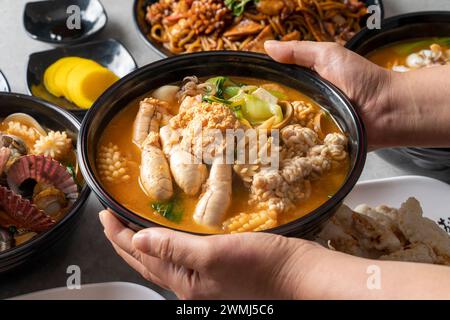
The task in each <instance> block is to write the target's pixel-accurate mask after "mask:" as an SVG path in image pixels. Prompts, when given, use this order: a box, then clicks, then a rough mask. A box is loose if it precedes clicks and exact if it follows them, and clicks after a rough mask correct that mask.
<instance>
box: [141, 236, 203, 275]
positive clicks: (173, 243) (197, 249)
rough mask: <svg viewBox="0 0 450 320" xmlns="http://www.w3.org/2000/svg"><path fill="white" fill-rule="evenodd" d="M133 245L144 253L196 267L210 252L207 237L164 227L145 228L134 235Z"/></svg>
mask: <svg viewBox="0 0 450 320" xmlns="http://www.w3.org/2000/svg"><path fill="white" fill-rule="evenodd" d="M133 246H134V247H135V248H136V249H137V250H139V251H141V252H142V253H144V254H147V255H149V256H152V257H155V258H159V259H161V260H163V261H167V262H171V263H173V264H175V265H180V266H185V267H187V268H189V269H195V268H196V266H199V265H200V264H201V263H202V261H203V257H206V256H207V254H208V253H209V250H208V249H209V245H208V241H207V238H206V237H201V236H193V235H190V234H186V233H183V232H177V231H172V230H169V229H163V228H151V229H145V230H142V231H140V232H138V233H136V234H135V235H134V237H133Z"/></svg>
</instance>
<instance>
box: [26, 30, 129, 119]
mask: <svg viewBox="0 0 450 320" xmlns="http://www.w3.org/2000/svg"><path fill="white" fill-rule="evenodd" d="M67 56H76V57H82V58H87V59H91V60H94V61H96V62H97V63H99V64H101V65H102V66H104V67H106V68H108V69H109V70H111V71H113V72H114V73H115V74H116V75H117V76H118V77H123V76H125V75H127V74H128V73H130V72H131V71H133V70H134V69H136V67H137V65H136V61H135V60H134V58H133V57H132V56H131V53H130V52H129V51H128V50H127V49H126V48H125V47H124V46H123V45H122V44H121V43H120V42H119V41H117V40H114V39H108V40H100V41H92V42H88V43H83V44H78V45H73V46H67V47H59V48H56V49H52V50H47V51H42V52H36V53H33V54H31V55H30V57H29V60H28V67H27V86H28V92H29V93H30V94H32V95H34V96H38V97H39V98H42V99H44V100H47V101H49V102H51V103H53V104H56V105H57V106H60V107H62V108H64V109H66V110H69V111H70V112H71V113H73V114H74V115H76V116H77V117H78V118H80V119H82V118H83V117H84V115H85V114H86V110H84V109H80V108H78V107H77V106H76V105H74V104H73V103H71V102H70V101H68V100H66V99H64V98H57V97H55V96H53V95H52V94H50V93H49V92H48V91H47V90H46V89H45V86H44V80H43V79H44V73H45V70H46V69H47V68H48V67H49V66H50V65H51V64H53V63H54V62H55V61H56V60H58V59H60V58H63V57H67Z"/></svg>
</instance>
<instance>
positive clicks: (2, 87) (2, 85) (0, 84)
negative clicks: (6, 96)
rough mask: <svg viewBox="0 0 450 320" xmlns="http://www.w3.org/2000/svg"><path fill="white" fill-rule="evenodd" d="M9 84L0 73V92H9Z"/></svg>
mask: <svg viewBox="0 0 450 320" xmlns="http://www.w3.org/2000/svg"><path fill="white" fill-rule="evenodd" d="M9 91H10V88H9V83H8V80H6V77H5V76H4V74H3V73H2V72H1V71H0V92H9Z"/></svg>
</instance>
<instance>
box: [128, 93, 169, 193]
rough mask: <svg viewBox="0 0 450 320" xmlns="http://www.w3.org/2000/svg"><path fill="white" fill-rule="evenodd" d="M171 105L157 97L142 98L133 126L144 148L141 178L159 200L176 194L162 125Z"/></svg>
mask: <svg viewBox="0 0 450 320" xmlns="http://www.w3.org/2000/svg"><path fill="white" fill-rule="evenodd" d="M167 107H168V104H167V103H165V102H163V101H160V100H157V99H153V98H148V99H145V100H143V101H141V103H140V107H139V112H138V114H137V116H136V120H135V122H134V127H133V142H134V143H135V144H136V145H137V146H138V147H139V148H140V149H141V151H142V153H141V168H140V182H141V185H142V187H143V189H144V191H145V192H146V194H147V196H149V197H150V198H151V199H153V200H155V201H167V200H169V199H170V198H171V197H172V195H173V186H172V177H171V175H170V168H169V164H168V163H167V159H166V157H165V156H164V153H163V152H162V150H161V145H160V142H159V126H160V124H161V122H163V121H166V119H167V118H168V117H169V114H168V112H167Z"/></svg>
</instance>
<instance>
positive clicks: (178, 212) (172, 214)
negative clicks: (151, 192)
mask: <svg viewBox="0 0 450 320" xmlns="http://www.w3.org/2000/svg"><path fill="white" fill-rule="evenodd" d="M179 202H180V201H179V200H178V199H177V198H174V199H172V200H170V201H167V202H155V203H153V204H152V209H153V210H155V211H156V212H157V213H159V214H160V215H161V216H163V217H164V218H166V219H167V220H169V221H172V222H174V223H180V222H181V220H182V219H183V209H182V207H181V204H180V203H179Z"/></svg>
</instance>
